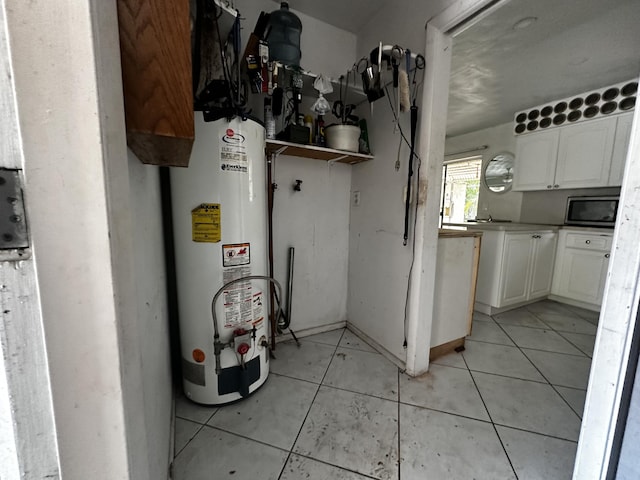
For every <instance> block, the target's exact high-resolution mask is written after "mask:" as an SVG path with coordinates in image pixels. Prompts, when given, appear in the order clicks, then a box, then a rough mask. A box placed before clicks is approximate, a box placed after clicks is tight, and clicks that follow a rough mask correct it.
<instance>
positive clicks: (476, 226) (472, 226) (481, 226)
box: [444, 222, 560, 232]
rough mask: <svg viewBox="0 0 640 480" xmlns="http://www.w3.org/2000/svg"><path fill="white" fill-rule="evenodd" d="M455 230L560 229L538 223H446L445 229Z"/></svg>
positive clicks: (555, 230) (554, 230)
mask: <svg viewBox="0 0 640 480" xmlns="http://www.w3.org/2000/svg"><path fill="white" fill-rule="evenodd" d="M450 227H451V228H453V229H455V230H458V229H460V230H463V229H464V230H466V231H472V230H499V231H506V232H517V231H523V232H524V231H530V230H537V231H540V230H545V231H551V232H557V231H558V229H559V228H560V227H559V226H558V225H540V224H536V223H516V222H465V223H445V224H444V228H450Z"/></svg>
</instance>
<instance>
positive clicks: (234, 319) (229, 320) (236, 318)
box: [223, 267, 256, 328]
mask: <svg viewBox="0 0 640 480" xmlns="http://www.w3.org/2000/svg"><path fill="white" fill-rule="evenodd" d="M248 275H251V267H233V268H229V269H227V270H225V271H224V274H223V282H224V283H229V282H231V281H232V280H235V279H237V278H242V277H246V276H248ZM252 293H253V292H252V289H251V281H250V280H247V281H240V282H238V283H234V284H233V285H231V286H230V287H228V288H227V289H226V290H225V291H224V326H225V328H236V327H240V326H244V325H246V324H247V323H251V322H252V321H253V318H254V310H255V309H256V306H255V297H254V296H253V294H252Z"/></svg>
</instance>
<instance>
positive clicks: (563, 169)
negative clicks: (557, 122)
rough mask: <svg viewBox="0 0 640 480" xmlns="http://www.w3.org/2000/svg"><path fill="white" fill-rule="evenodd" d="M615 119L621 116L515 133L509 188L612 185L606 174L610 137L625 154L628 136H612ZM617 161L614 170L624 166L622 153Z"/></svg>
mask: <svg viewBox="0 0 640 480" xmlns="http://www.w3.org/2000/svg"><path fill="white" fill-rule="evenodd" d="M625 117H626V115H625ZM619 118H622V117H616V116H614V117H607V118H601V119H598V120H591V121H587V122H583V123H578V124H575V125H567V126H563V127H558V128H553V129H551V130H546V131H542V132H536V133H530V134H526V135H521V136H519V137H518V138H517V139H516V160H515V161H516V163H515V168H514V179H513V189H514V190H520V191H522V190H551V189H562V188H591V187H606V186H609V185H612V183H610V182H611V180H612V179H611V176H610V173H611V169H612V158H614V157H613V154H614V140H615V145H616V148H617V150H624V152H625V153H626V148H627V144H628V135H627V136H626V137H625V136H624V134H623V132H621V133H620V134H619V135H618V136H619V137H620V138H619V139H618V138H617V136H616V135H617V133H616V127H617V125H618V121H619ZM620 127H621V128H622V124H621V125H620ZM618 143H619V144H618ZM621 161H622V167H620V166H617V167H615V168H616V169H617V170H620V169H622V170H623V169H624V168H623V167H624V154H622V160H621ZM619 184H620V183H618V185H619Z"/></svg>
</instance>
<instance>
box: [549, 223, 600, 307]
mask: <svg viewBox="0 0 640 480" xmlns="http://www.w3.org/2000/svg"><path fill="white" fill-rule="evenodd" d="M611 241H612V234H611V233H608V232H607V233H597V232H590V233H580V232H575V231H569V230H561V231H560V238H559V242H558V250H557V253H556V266H555V271H554V275H553V285H552V288H551V293H552V297H553V298H554V299H556V300H560V301H563V300H568V301H570V303H575V302H579V303H578V304H579V305H581V306H584V307H586V308H591V309H594V310H597V309H598V307H599V306H600V305H601V303H602V296H603V294H604V285H605V282H606V279H607V269H608V267H609V253H610V250H611ZM571 301H573V302H571Z"/></svg>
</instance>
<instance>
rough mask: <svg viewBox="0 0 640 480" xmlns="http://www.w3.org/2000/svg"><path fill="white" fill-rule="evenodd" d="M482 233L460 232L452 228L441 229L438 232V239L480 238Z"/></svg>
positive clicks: (460, 230) (475, 231)
mask: <svg viewBox="0 0 640 480" xmlns="http://www.w3.org/2000/svg"><path fill="white" fill-rule="evenodd" d="M481 236H482V232H479V231H478V230H466V229H465V230H462V229H457V228H456V229H452V228H446V227H445V228H441V229H439V230H438V237H439V238H456V237H481Z"/></svg>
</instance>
